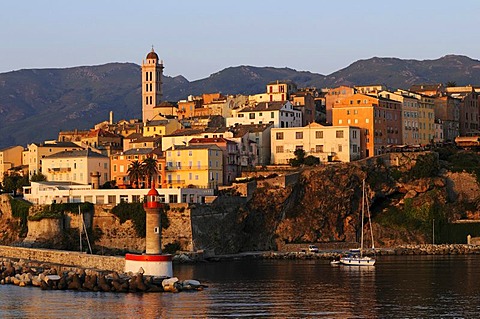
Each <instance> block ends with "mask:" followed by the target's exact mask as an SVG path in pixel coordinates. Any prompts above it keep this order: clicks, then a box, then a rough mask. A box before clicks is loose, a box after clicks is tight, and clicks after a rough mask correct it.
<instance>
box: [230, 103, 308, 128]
mask: <svg viewBox="0 0 480 319" xmlns="http://www.w3.org/2000/svg"><path fill="white" fill-rule="evenodd" d="M232 116H233V117H229V118H227V119H226V121H227V126H233V125H235V124H239V125H249V124H268V123H272V124H273V126H274V127H300V126H302V121H303V120H302V112H301V111H299V110H296V109H294V107H293V105H292V103H290V101H281V102H261V103H258V104H256V105H255V106H252V107H245V108H243V109H241V110H240V111H238V112H232Z"/></svg>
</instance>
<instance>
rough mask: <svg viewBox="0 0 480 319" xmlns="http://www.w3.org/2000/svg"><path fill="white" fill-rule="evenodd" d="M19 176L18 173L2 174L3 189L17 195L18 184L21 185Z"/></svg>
mask: <svg viewBox="0 0 480 319" xmlns="http://www.w3.org/2000/svg"><path fill="white" fill-rule="evenodd" d="M21 178H22V177H21V176H20V175H18V173H10V174H7V173H4V174H3V189H4V190H5V191H6V192H8V193H13V196H15V195H17V190H18V186H19V185H21V182H20V180H21Z"/></svg>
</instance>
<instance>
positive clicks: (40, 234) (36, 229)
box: [23, 218, 64, 243]
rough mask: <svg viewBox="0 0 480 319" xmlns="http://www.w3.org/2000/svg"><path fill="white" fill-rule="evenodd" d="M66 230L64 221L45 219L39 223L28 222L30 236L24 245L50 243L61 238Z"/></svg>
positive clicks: (28, 235)
mask: <svg viewBox="0 0 480 319" xmlns="http://www.w3.org/2000/svg"><path fill="white" fill-rule="evenodd" d="M63 229H64V225H63V219H61V218H44V219H41V220H38V221H32V220H29V221H28V234H27V237H26V238H25V239H24V240H23V242H24V243H34V242H39V241H40V242H43V241H50V240H52V239H54V238H60V237H61V235H62V231H63Z"/></svg>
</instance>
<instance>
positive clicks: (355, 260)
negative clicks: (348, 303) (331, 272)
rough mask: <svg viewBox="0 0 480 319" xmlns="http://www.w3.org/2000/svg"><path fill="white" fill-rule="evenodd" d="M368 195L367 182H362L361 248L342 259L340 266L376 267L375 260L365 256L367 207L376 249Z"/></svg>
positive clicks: (353, 250)
mask: <svg viewBox="0 0 480 319" xmlns="http://www.w3.org/2000/svg"><path fill="white" fill-rule="evenodd" d="M368 206H369V205H368V200H367V194H366V193H365V180H363V182H362V232H361V238H360V248H358V249H352V250H350V251H349V253H348V254H347V255H346V256H342V257H341V258H340V264H342V265H347V266H373V265H375V258H372V257H369V256H363V250H364V249H363V222H364V219H365V207H366V208H367V212H368V223H369V225H370V234H371V235H372V249H375V245H374V243H373V230H372V220H371V218H370V211H369V209H368Z"/></svg>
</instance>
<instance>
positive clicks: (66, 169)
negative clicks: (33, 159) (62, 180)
mask: <svg viewBox="0 0 480 319" xmlns="http://www.w3.org/2000/svg"><path fill="white" fill-rule="evenodd" d="M71 171H72V168H70V167H55V168H49V169H48V173H50V174H58V173H69V172H71Z"/></svg>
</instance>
